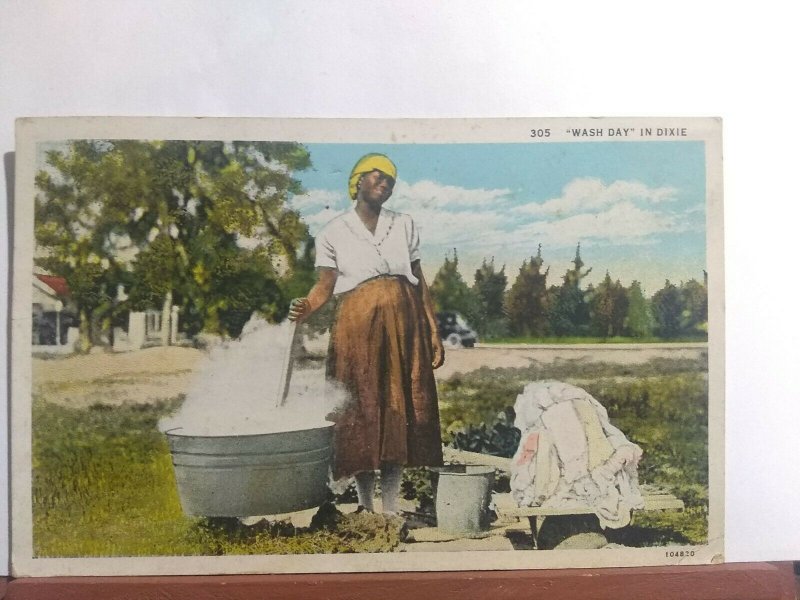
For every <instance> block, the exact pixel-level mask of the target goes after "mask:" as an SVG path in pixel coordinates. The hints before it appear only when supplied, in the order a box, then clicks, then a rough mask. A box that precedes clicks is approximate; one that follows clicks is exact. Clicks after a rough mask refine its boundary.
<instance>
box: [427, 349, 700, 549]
mask: <svg viewBox="0 0 800 600" xmlns="http://www.w3.org/2000/svg"><path fill="white" fill-rule="evenodd" d="M707 371H708V366H707V362H706V360H705V359H697V360H692V359H654V360H651V361H649V362H648V363H645V364H643V365H617V364H608V363H588V362H585V361H581V360H562V361H557V362H555V363H553V364H541V365H534V366H531V367H525V368H507V369H487V368H483V369H479V370H477V371H473V372H471V373H469V374H467V375H456V376H455V377H452V378H450V379H449V380H447V381H445V382H443V383H442V384H441V385H440V404H441V415H442V426H443V429H444V430H445V436H446V437H447V438H448V439H450V440H452V439H453V438H455V437H456V436H458V435H461V436H462V439H463V435H464V432H465V431H466V432H468V433H469V434H470V435H471V436H472V438H473V440H472V441H473V443H476V444H480V443H481V439H486V438H493V439H489V440H487V441H488V442H491V445H492V446H493V447H494V448H498V447H499V448H502V449H503V450H506V452H505V453H504V454H505V455H508V456H510V454H509V452H513V449H515V448H516V443H512V444H509V443H504V442H505V440H503V439H496V438H498V437H499V438H502V437H503V436H504V435H505V434H506V433H513V432H516V430H513V432H509V430H508V429H504V428H502V427H499V428H498V427H495V426H494V424H495V423H497V421H498V414H499V413H503V412H504V411H505V409H506V408H507V407H508V406H513V403H514V400H515V399H516V396H517V394H519V393H520V392H521V391H522V388H523V387H524V385H525V384H526V383H527V382H529V381H534V380H537V379H556V380H560V381H564V382H567V383H572V384H574V385H577V386H579V387H582V388H584V389H585V390H586V391H588V392H589V393H590V394H592V395H593V396H594V397H595V398H597V400H599V401H600V403H601V404H603V406H605V407H606V409H607V410H608V415H609V418H610V420H611V422H612V423H613V424H614V425H616V426H617V427H619V428H620V429H621V430H622V431H623V432H624V433H625V434H626V436H627V437H628V439H630V440H631V441H632V442H634V443H636V444H638V445H639V446H640V447H641V448H642V450H643V451H644V456H643V458H642V461H641V462H640V463H639V479H640V482H642V483H650V484H654V485H657V486H659V487H661V488H665V489H667V490H669V491H670V492H672V493H673V494H675V495H676V496H677V497H678V498H680V499H682V500H683V501H684V503H685V504H686V510H685V511H684V512H682V513H677V512H672V513H669V512H666V513H660V512H653V513H647V512H638V513H636V515H635V528H632V529H629V530H628V531H626V532H624V537H623V538H622V540H623V541H620V543H625V544H626V545H635V546H644V545H661V544H666V543H679V544H684V543H687V542H690V543H695V544H702V543H705V542H706V540H707V537H708V381H707ZM493 427H494V429H493ZM487 431H488V432H489V434H488V435H487V434H486V433H484V432H487ZM487 445H488V444H487ZM475 449H476V450H478V451H480V450H481V449H480V448H475ZM484 451H485V449H484ZM496 453H497V454H501V452H496ZM636 528H638V529H636ZM620 535H623V534H622V533H620Z"/></svg>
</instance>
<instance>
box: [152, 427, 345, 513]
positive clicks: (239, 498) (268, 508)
mask: <svg viewBox="0 0 800 600" xmlns="http://www.w3.org/2000/svg"><path fill="white" fill-rule="evenodd" d="M165 433H166V436H167V440H168V442H169V446H170V450H171V452H172V464H173V466H174V467H175V479H176V481H177V484H178V494H179V496H180V499H181V506H182V507H183V511H184V513H186V514H187V515H193V516H206V517H245V516H253V515H273V514H279V513H287V512H294V511H298V510H304V509H306V508H312V507H315V506H319V505H320V504H322V503H323V502H325V500H326V499H327V495H328V487H327V484H328V471H329V467H330V463H331V457H332V454H333V451H332V440H333V424H327V425H323V426H319V427H313V428H308V429H301V430H297V431H281V432H276V433H263V434H255V435H233V436H198V435H185V434H182V433H181V430H180V429H177V430H171V431H166V432H165Z"/></svg>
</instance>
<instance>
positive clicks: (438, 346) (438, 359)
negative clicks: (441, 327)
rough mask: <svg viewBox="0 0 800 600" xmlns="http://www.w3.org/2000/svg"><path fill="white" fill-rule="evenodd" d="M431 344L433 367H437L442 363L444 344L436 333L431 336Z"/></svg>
mask: <svg viewBox="0 0 800 600" xmlns="http://www.w3.org/2000/svg"><path fill="white" fill-rule="evenodd" d="M431 346H432V347H433V363H432V364H433V368H434V369H438V368H439V367H441V366H442V365H443V364H444V344H442V338H440V337H439V334H438V333H434V334H433V336H432V337H431Z"/></svg>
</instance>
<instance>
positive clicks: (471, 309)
mask: <svg viewBox="0 0 800 600" xmlns="http://www.w3.org/2000/svg"><path fill="white" fill-rule="evenodd" d="M722 240H723V237H722V154H721V123H720V121H719V120H718V119H713V118H591V119H590V118H559V119H536V118H530V119H493V120H463V119H459V120H455V119H453V120H326V119H211V118H209V119H178V118H99V117H98V118H69V119H67V118H52V119H22V120H20V121H18V123H17V153H16V190H15V231H14V257H13V265H14V274H13V323H12V326H13V331H12V336H13V340H12V343H13V353H12V360H13V364H12V369H11V374H12V379H13V381H12V386H13V390H12V429H11V432H12V436H11V437H12V474H11V486H12V519H13V526H12V569H13V574H14V575H16V576H47V575H90V574H91V575H98V574H102V575H136V574H195V573H209V574H214V573H324V572H357V571H407V572H414V571H432V570H482V569H531V568H556V567H596V566H642V565H674V564H703V563H713V562H721V561H722V560H723V555H722V551H723V489H724V482H723V478H724V469H723V435H724V432H723V422H724V403H723V390H724V386H723V381H724V379H723V378H724V359H723V356H724V328H723V305H724V303H723V248H722Z"/></svg>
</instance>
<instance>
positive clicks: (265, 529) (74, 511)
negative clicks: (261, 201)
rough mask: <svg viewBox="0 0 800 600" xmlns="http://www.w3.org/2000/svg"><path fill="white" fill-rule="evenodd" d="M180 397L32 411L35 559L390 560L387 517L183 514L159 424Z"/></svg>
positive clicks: (40, 404)
mask: <svg viewBox="0 0 800 600" xmlns="http://www.w3.org/2000/svg"><path fill="white" fill-rule="evenodd" d="M180 401H181V399H180V398H176V399H173V400H171V401H165V402H160V403H156V404H152V405H130V406H120V407H109V406H106V405H94V406H91V407H88V408H80V409H76V408H67V407H64V406H60V405H58V404H55V403H51V402H45V401H44V400H43V399H41V398H38V399H35V400H34V404H33V422H34V433H33V539H34V554H35V555H36V556H37V557H82V556H159V555H163V556H181V555H205V556H208V555H212V556H213V555H223V554H308V553H344V552H386V551H391V550H392V549H394V548H395V547H396V546H397V545H398V544H399V542H400V537H399V525H398V526H395V524H393V523H391V522H389V520H388V519H386V518H384V517H382V516H381V515H371V514H360V515H344V516H338V517H335V518H334V520H329V521H328V522H326V523H324V524H322V525H321V526H320V527H318V528H309V529H306V530H302V529H295V528H294V527H292V526H291V525H288V524H283V523H277V524H270V525H262V526H256V527H245V526H242V525H240V524H239V523H238V521H237V520H235V519H227V520H224V519H202V518H190V517H186V516H184V515H183V512H182V511H181V507H180V501H179V499H178V493H177V489H176V487H175V478H174V476H173V472H172V463H171V459H170V454H169V448H168V446H167V443H166V440H165V438H164V436H163V435H162V434H161V433H159V432H158V430H157V429H156V425H157V422H158V419H159V418H160V417H161V416H163V415H166V414H168V413H169V412H171V411H172V410H174V409H175V408H176V407H177V406H178V405H179V403H180Z"/></svg>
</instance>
